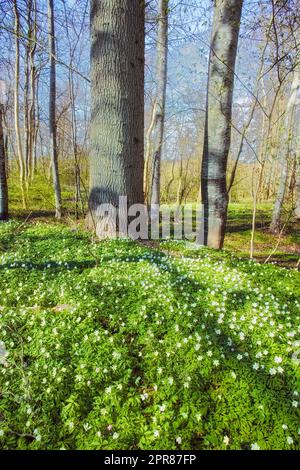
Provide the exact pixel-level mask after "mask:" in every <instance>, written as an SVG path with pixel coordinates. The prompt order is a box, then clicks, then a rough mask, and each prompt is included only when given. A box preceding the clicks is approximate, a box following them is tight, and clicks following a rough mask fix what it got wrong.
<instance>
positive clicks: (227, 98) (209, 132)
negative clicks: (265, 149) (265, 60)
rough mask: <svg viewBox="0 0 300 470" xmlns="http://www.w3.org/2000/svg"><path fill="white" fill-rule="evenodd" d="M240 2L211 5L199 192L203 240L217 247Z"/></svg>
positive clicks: (222, 212) (221, 233)
mask: <svg viewBox="0 0 300 470" xmlns="http://www.w3.org/2000/svg"><path fill="white" fill-rule="evenodd" d="M242 3H243V1H242V0H215V6H214V20H213V32H212V38H211V49H210V58H209V74H208V75H209V76H208V85H207V109H206V122H205V135H204V150H203V159H202V174H201V194H202V204H203V205H204V244H205V245H207V246H209V247H212V248H217V249H220V248H222V246H223V243H224V236H225V229H226V219H227V207H228V194H227V188H226V172H227V161H228V152H229V148H230V140H231V113H232V94H233V83H234V68H235V59H236V51H237V45H238V37H239V28H240V18H241V11H242Z"/></svg>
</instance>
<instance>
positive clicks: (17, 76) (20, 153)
mask: <svg viewBox="0 0 300 470" xmlns="http://www.w3.org/2000/svg"><path fill="white" fill-rule="evenodd" d="M14 16H15V27H14V34H15V83H14V114H15V132H16V144H17V154H18V163H19V170H20V189H21V194H22V203H23V208H24V209H25V208H26V205H27V204H26V198H25V191H24V182H25V179H24V178H25V174H24V171H25V163H24V156H23V148H22V141H21V130H20V109H19V87H20V44H19V39H20V13H19V9H18V2H17V0H14Z"/></svg>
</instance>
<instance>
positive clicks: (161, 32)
mask: <svg viewBox="0 0 300 470" xmlns="http://www.w3.org/2000/svg"><path fill="white" fill-rule="evenodd" d="M168 4H169V1H168V0H159V4H158V33H157V47H156V50H157V59H156V80H157V89H156V100H155V104H156V106H155V121H154V122H155V126H154V135H155V142H154V151H153V174H152V188H151V204H157V205H159V204H160V167H161V153H162V146H163V139H164V124H165V108H166V90H167V64H168ZM151 216H152V217H154V219H158V217H159V213H157V210H154V211H151Z"/></svg>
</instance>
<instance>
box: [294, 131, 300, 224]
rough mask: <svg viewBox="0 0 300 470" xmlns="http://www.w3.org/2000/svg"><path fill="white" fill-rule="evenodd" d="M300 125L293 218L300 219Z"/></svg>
mask: <svg viewBox="0 0 300 470" xmlns="http://www.w3.org/2000/svg"><path fill="white" fill-rule="evenodd" d="M299 133H300V126H298V136H297V147H296V168H295V189H294V190H295V209H294V216H295V219H297V220H300V134H299Z"/></svg>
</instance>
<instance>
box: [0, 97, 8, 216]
mask: <svg viewBox="0 0 300 470" xmlns="http://www.w3.org/2000/svg"><path fill="white" fill-rule="evenodd" d="M3 114H4V110H3V105H2V104H1V103H0V220H7V219H8V189H7V176H6V157H5V142H4V132H3Z"/></svg>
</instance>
